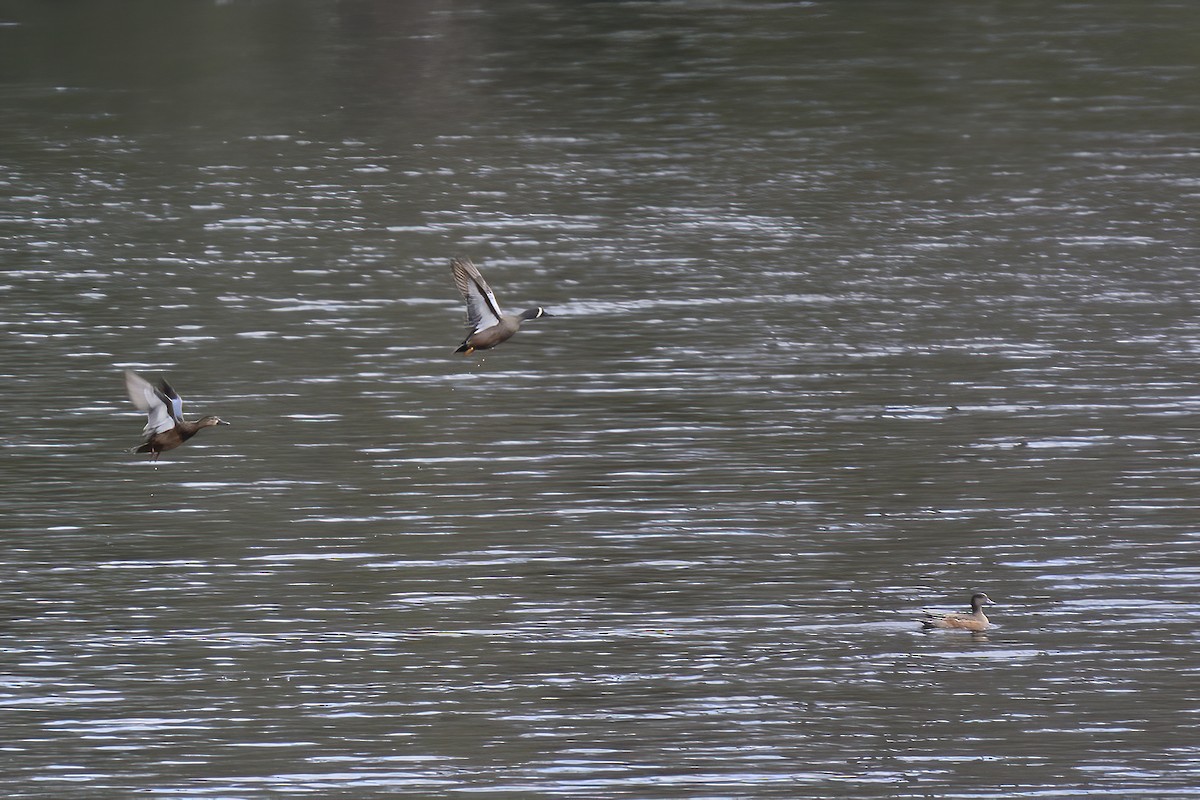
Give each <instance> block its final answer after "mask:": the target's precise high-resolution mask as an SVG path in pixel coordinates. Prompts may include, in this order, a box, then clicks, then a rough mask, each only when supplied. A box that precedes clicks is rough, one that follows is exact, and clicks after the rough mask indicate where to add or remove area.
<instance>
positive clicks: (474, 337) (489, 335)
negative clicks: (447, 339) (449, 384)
mask: <svg viewBox="0 0 1200 800" xmlns="http://www.w3.org/2000/svg"><path fill="white" fill-rule="evenodd" d="M531 312H537V313H533V314H532V315H531V316H526V315H527V314H531ZM545 315H546V312H545V311H542V309H540V308H538V309H530V310H529V311H524V312H522V313H521V314H520V315H517V316H514V315H512V314H505V315H504V316H502V317H500V321H499V322H497V323H496V324H495V325H492V326H491V327H490V328H484V329H483V330H481V331H476V332H475V333H472V334H470V335H469V336H467V338H466V339H464V340H463V343H462V344H460V345H459V346H458V349H457V350H455V351H454V352H456V353H462V354H463V355H467V356H469V355H471V353H473V352H474V351H476V350H491V349H492V348H493V347H495V346H496V345H498V344H500V343H501V342H506V341H508V340H509V339H511V338H512V337H513V336H514V335H515V334H516V332H517V331H519V330H521V323H522V322H524V321H525V320H527V319H537V318H538V317H544V316H545Z"/></svg>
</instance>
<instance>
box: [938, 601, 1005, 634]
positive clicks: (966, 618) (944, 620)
mask: <svg viewBox="0 0 1200 800" xmlns="http://www.w3.org/2000/svg"><path fill="white" fill-rule="evenodd" d="M994 605H995V603H993V602H992V601H991V598H989V597H988V596H987V595H986V594H984V593H983V592H979V593H977V594H974V595H971V613H970V614H945V613H940V612H937V611H925V612H924V614H925V618H924V619H922V620H921V625H923V626H924V627H925V628H926V629H929V628H958V629H960V630H964V631H986V630H987V629H988V628H990V627H992V623H990V622H988V618H987V615H986V614H984V613H983V607H984V606H994Z"/></svg>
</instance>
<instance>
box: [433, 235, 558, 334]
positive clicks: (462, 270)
mask: <svg viewBox="0 0 1200 800" xmlns="http://www.w3.org/2000/svg"><path fill="white" fill-rule="evenodd" d="M450 269H451V270H452V271H453V272H454V282H455V283H456V284H457V285H458V290H459V291H460V292H462V296H463V299H464V300H466V301H467V324H468V325H469V326H470V332H469V333H468V334H467V338H466V339H464V340H463V343H462V344H461V345H459V347H458V349H457V350H455V351H454V352H456V353H462V354H463V355H465V356H469V355H471V353H474V352H475V351H476V350H490V349H491V348H493V347H495V346H496V345H498V344H500V343H501V342H503V341H506V340H508V339H511V338H512V337H513V334H515V333H516V332H517V331H518V330H520V329H521V323H522V322H525V321H526V320H530V319H537V318H538V317H549V316H552V315H551V314H547V313H546V310H545V309H544V308H542V307H541V306H538V307H537V308H531V309H528V310H526V311H522V312H521V313H520V314H505V313H503V312H502V311H501V310H500V304H499V303H497V302H496V295H494V294H493V293H492V289H491V287H490V286H488V284H487V281H485V280H484V279H483V275H481V274H479V270H478V269H477V268H476V267H475V265H474V264H472V263H471V260H470V259H467V258H452V259H450Z"/></svg>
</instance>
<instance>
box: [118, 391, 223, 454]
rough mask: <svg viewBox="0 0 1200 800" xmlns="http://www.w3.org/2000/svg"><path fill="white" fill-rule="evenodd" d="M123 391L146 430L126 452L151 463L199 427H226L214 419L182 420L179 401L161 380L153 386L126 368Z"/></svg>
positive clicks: (192, 434) (210, 417)
mask: <svg viewBox="0 0 1200 800" xmlns="http://www.w3.org/2000/svg"><path fill="white" fill-rule="evenodd" d="M125 389H126V391H128V392H129V399H130V400H132V401H133V404H134V405H135V406H137V407H138V410H139V411H143V412H145V414H146V417H147V421H146V427H145V428H144V429H143V430H142V437H143V441H142V443H141V444H140V445H138V446H137V447H133V448H130V450H129V452H131V453H150V454H151V457H150V460H151V461H158V457H159V456H160V455H162V453H163V452H164V451H166V450H174V449H175V448H176V447H179V445H181V444H183V443H184V442H186V441H187V440H188V439H190V438H192V437H193V436H195V435H196V433H197V432H198V431H200V430H201V429H203V428H210V427H212V426H214V425H228V424H229V423H228V422H226V421H225V420H223V419H221V418H220V417H214V416H207V417H201V418H200V419H198V420H196V421H195V422H189V421H188V420H186V419H184V418H183V399H182V398H181V397H180V396H179V393H178V392H176V391H175V390H174V389H172V388H171V384H169V383H167V382H166V381H165V380H162V379H159V381H158V384H157V385H155V384H152V383H150V381H148V380H146V379H145V378H143V377H142V376H141V375H138V374H137V373H136V372H134V371H133V370H131V369H127V370H125Z"/></svg>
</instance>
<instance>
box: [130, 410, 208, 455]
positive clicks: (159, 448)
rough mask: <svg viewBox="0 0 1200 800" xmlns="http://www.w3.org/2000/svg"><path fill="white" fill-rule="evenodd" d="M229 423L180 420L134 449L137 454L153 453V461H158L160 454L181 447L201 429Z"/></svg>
mask: <svg viewBox="0 0 1200 800" xmlns="http://www.w3.org/2000/svg"><path fill="white" fill-rule="evenodd" d="M228 424H229V423H228V422H226V421H225V420H223V419H218V418H217V417H211V416H210V417H201V418H200V419H198V420H196V421H195V422H189V421H188V420H180V421H179V422H177V423H175V427H174V428H171V429H170V430H168V431H164V432H163V433H152V434H150V437H149V438H148V439H146V441H145V442H144V443H143V444H142V445H141V446H139V447H137V448H135V449H134V452H135V453H153V454H154V458H153V459H151V460H152V461H157V460H158V455H159V453H163V452H165V451H167V450H174V449H175V448H176V447H179V445H181V444H183V443H184V442H186V441H187V440H188V439H190V438H192V437H193V436H195V435H196V433H197V432H198V431H199V430H200V429H201V428H210V427H212V426H213V425H228Z"/></svg>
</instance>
